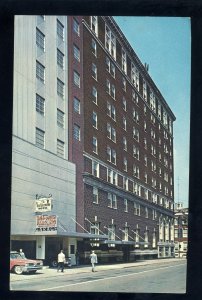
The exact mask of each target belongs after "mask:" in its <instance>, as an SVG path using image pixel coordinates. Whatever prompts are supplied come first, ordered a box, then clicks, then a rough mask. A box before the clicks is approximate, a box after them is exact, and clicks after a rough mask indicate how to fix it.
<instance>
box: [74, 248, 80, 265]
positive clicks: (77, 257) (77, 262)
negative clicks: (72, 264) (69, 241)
mask: <svg viewBox="0 0 202 300" xmlns="http://www.w3.org/2000/svg"><path fill="white" fill-rule="evenodd" d="M79 255H80V254H79V251H78V250H76V253H75V257H76V265H77V266H78V265H79Z"/></svg>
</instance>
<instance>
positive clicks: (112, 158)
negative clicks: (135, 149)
mask: <svg viewBox="0 0 202 300" xmlns="http://www.w3.org/2000/svg"><path fill="white" fill-rule="evenodd" d="M107 160H108V161H109V162H111V163H113V164H116V151H115V150H114V149H111V148H110V147H109V146H107Z"/></svg>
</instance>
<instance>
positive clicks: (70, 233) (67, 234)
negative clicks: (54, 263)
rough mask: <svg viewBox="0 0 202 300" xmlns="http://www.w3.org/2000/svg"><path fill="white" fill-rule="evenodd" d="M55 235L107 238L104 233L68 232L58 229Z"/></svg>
mask: <svg viewBox="0 0 202 300" xmlns="http://www.w3.org/2000/svg"><path fill="white" fill-rule="evenodd" d="M57 235H60V236H67V237H68V236H69V237H78V238H87V239H101V240H103V239H108V235H106V234H92V233H87V232H69V231H60V230H58V232H57Z"/></svg>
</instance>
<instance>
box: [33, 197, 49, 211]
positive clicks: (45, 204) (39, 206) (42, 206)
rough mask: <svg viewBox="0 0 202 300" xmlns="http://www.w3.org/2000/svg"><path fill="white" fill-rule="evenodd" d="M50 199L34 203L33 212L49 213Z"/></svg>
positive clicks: (41, 199) (42, 199)
mask: <svg viewBox="0 0 202 300" xmlns="http://www.w3.org/2000/svg"><path fill="white" fill-rule="evenodd" d="M51 209H52V198H40V199H38V200H36V202H35V212H45V211H51Z"/></svg>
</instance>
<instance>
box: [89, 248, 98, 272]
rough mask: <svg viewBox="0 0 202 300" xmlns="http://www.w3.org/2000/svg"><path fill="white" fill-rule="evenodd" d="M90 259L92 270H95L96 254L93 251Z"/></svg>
mask: <svg viewBox="0 0 202 300" xmlns="http://www.w3.org/2000/svg"><path fill="white" fill-rule="evenodd" d="M90 261H91V264H92V272H95V264H97V254H95V251H92V253H91V255H90Z"/></svg>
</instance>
